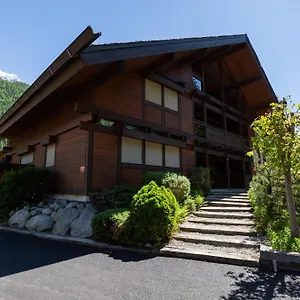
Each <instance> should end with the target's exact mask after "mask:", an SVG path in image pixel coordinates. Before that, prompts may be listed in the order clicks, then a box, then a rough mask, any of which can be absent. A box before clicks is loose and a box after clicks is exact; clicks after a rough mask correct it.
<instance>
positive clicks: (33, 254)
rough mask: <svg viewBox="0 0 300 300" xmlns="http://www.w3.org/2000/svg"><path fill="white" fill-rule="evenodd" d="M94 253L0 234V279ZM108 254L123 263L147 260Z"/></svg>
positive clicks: (94, 250)
mask: <svg viewBox="0 0 300 300" xmlns="http://www.w3.org/2000/svg"><path fill="white" fill-rule="evenodd" d="M97 252H100V251H98V249H97V248H95V247H88V246H83V245H77V244H71V243H65V242H56V241H51V240H46V239H40V238H36V237H32V236H25V235H20V234H15V233H8V232H2V231H0V278H1V277H3V276H8V275H12V274H16V273H20V272H24V271H28V270H31V269H35V268H39V267H43V266H47V265H50V264H54V263H58V262H61V261H65V260H69V259H73V258H76V257H80V256H84V255H88V254H91V253H97ZM108 255H109V256H110V257H112V258H114V259H120V260H122V261H124V262H129V261H140V260H144V259H148V258H150V257H149V256H145V255H143V254H141V255H139V254H136V253H134V252H128V251H126V252H121V251H112V252H111V253H109V254H108Z"/></svg>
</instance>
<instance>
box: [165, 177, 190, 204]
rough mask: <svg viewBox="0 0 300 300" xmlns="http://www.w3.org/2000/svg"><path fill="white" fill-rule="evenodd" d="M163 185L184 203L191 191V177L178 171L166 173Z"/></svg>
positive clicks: (179, 201) (180, 202)
mask: <svg viewBox="0 0 300 300" xmlns="http://www.w3.org/2000/svg"><path fill="white" fill-rule="evenodd" d="M162 185H163V186H165V187H166V188H169V189H170V190H171V192H172V193H173V195H174V196H175V198H176V199H177V201H178V203H179V204H180V205H183V204H184V202H185V201H186V199H187V198H188V196H189V195H190V193H191V183H190V181H189V179H188V178H187V177H185V176H183V175H180V174H177V173H166V174H165V175H164V177H163V179H162Z"/></svg>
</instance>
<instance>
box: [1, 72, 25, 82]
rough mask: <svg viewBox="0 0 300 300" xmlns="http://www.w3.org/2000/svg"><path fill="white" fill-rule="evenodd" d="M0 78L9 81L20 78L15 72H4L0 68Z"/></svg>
mask: <svg viewBox="0 0 300 300" xmlns="http://www.w3.org/2000/svg"><path fill="white" fill-rule="evenodd" d="M0 78H2V79H5V80H9V81H13V82H15V81H21V80H20V78H19V77H18V76H17V75H16V74H10V73H6V72H3V71H1V70H0Z"/></svg>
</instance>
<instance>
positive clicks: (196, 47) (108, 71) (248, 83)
mask: <svg viewBox="0 0 300 300" xmlns="http://www.w3.org/2000/svg"><path fill="white" fill-rule="evenodd" d="M99 36H100V34H95V33H93V31H92V29H91V28H90V27H88V28H86V29H85V30H84V31H83V32H82V33H81V34H80V35H79V36H78V37H77V38H76V39H75V40H74V41H73V42H72V43H71V45H70V46H69V47H68V48H67V49H66V50H65V51H64V52H63V53H62V54H61V55H60V56H59V57H58V58H57V59H56V60H55V61H54V62H53V63H52V64H51V65H50V66H49V67H48V68H47V70H46V71H45V72H43V73H42V74H41V75H40V77H39V78H38V79H37V80H36V81H35V82H34V83H33V84H32V85H31V86H30V87H29V89H28V90H27V91H26V92H25V93H24V94H23V95H22V96H21V97H20V98H19V99H18V100H17V102H16V103H15V104H14V105H13V106H12V107H11V108H10V109H9V110H8V111H7V112H6V113H5V115H4V116H3V117H2V118H1V119H0V137H1V138H6V139H8V141H9V144H8V146H7V147H6V148H5V149H4V150H5V155H6V159H7V160H9V161H10V162H11V163H12V164H22V165H24V164H33V165H35V166H39V167H49V168H51V169H53V172H54V174H55V176H54V177H55V182H54V183H53V193H57V194H64V195H68V197H74V198H76V197H77V198H78V199H84V198H85V196H86V195H88V193H89V192H91V191H97V190H100V189H102V188H106V187H112V186H114V185H116V184H120V183H128V184H132V185H137V186H139V185H141V175H142V173H143V172H146V171H161V170H165V171H167V170H171V171H176V172H182V173H183V174H187V173H188V171H189V170H190V169H191V168H193V167H195V166H205V167H209V168H210V169H211V176H212V180H213V186H214V187H215V188H243V187H245V186H247V183H248V181H249V178H250V177H251V172H252V171H251V170H252V167H251V162H250V160H249V159H248V158H247V157H246V156H245V153H246V152H248V151H249V147H250V137H251V131H250V128H249V125H250V124H251V122H252V121H253V119H254V118H255V117H257V116H258V115H259V114H261V113H262V112H264V111H265V110H266V109H267V108H268V106H269V104H270V103H271V102H275V101H277V99H276V96H275V94H274V91H273V89H272V87H271V85H270V83H269V81H268V79H267V76H266V74H265V72H264V70H263V69H262V67H261V64H260V62H259V60H258V57H257V55H256V54H255V52H254V49H253V47H252V46H251V43H250V41H249V39H248V37H247V35H230V36H218V37H203V38H186V39H172V40H158V41H145V42H143V41H141V42H132V43H113V44H102V45H92V44H91V43H92V42H94V41H95V40H96V39H97V38H98V37H99Z"/></svg>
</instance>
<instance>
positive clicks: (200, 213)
mask: <svg viewBox="0 0 300 300" xmlns="http://www.w3.org/2000/svg"><path fill="white" fill-rule="evenodd" d="M194 215H195V216H198V217H205V218H226V219H252V218H253V214H252V213H248V212H239V213H233V212H232V213H230V212H211V211H196V212H194Z"/></svg>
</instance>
